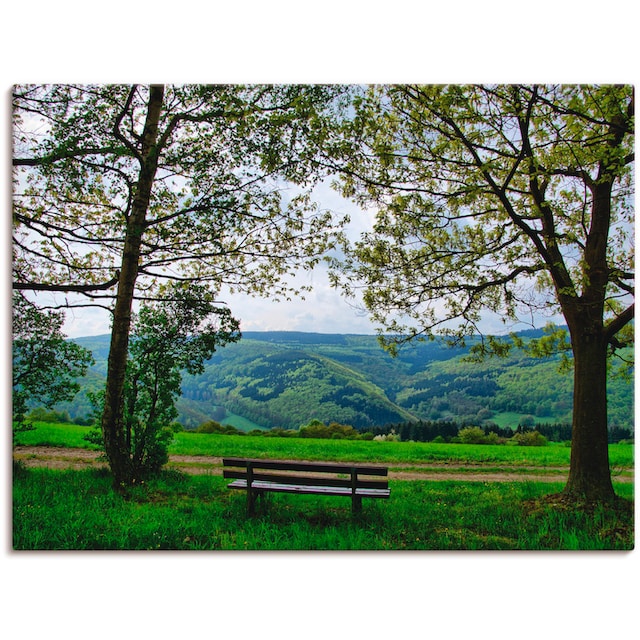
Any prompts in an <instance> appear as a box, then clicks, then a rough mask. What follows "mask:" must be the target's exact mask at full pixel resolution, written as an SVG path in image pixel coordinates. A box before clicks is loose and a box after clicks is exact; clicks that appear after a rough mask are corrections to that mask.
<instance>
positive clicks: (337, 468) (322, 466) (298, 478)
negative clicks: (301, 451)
mask: <svg viewBox="0 0 640 640" xmlns="http://www.w3.org/2000/svg"><path fill="white" fill-rule="evenodd" d="M222 464H223V467H224V468H223V475H224V477H225V478H234V479H240V480H247V482H253V481H266V482H275V483H280V484H292V485H298V484H299V485H304V486H317V487H320V486H328V487H351V488H358V489H365V488H366V489H387V488H388V483H387V480H386V478H385V479H384V480H382V479H371V478H362V477H361V476H378V477H380V476H387V474H388V469H387V467H380V466H370V465H360V464H340V463H333V462H302V461H297V460H295V461H294V460H261V459H259V458H257V459H251V458H223V459H222ZM301 474H309V475H301ZM340 476H347V477H340Z"/></svg>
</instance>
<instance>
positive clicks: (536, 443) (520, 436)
mask: <svg viewBox="0 0 640 640" xmlns="http://www.w3.org/2000/svg"><path fill="white" fill-rule="evenodd" d="M510 443H513V444H517V445H520V446H523V447H546V446H547V444H549V443H548V441H547V439H546V438H545V437H544V436H543V435H542V434H541V433H539V432H538V431H523V432H521V433H516V434H515V435H514V436H513V438H511V441H510Z"/></svg>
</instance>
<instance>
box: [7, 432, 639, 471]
mask: <svg viewBox="0 0 640 640" xmlns="http://www.w3.org/2000/svg"><path fill="white" fill-rule="evenodd" d="M35 426H36V429H34V430H32V431H26V432H23V433H20V434H18V436H17V438H16V444H18V445H25V446H56V447H84V448H91V447H92V446H91V445H89V444H88V443H87V441H86V440H84V439H83V438H84V436H85V434H87V433H88V432H89V431H90V430H91V427H82V426H78V425H73V424H53V423H44V422H36V423H35ZM93 448H95V447H93ZM169 453H170V454H176V455H189V456H241V457H251V458H282V459H289V458H292V459H304V460H336V461H350V462H379V463H381V464H389V465H392V464H394V463H395V464H411V463H415V464H424V463H431V462H433V463H436V462H442V463H465V464H480V463H483V464H486V463H496V464H509V465H523V466H524V465H526V466H539V467H559V466H566V465H568V464H569V458H570V456H571V449H570V448H569V447H566V446H564V445H563V444H561V443H550V444H549V445H548V446H546V447H518V446H506V445H464V444H444V443H443V444H438V443H432V442H392V441H384V442H378V441H366V440H317V439H311V438H309V439H307V438H273V437H264V436H226V435H216V434H201V433H193V432H188V431H183V432H179V433H176V434H175V439H174V441H173V444H172V445H171V447H170V449H169ZM609 458H610V462H611V466H612V467H613V468H614V469H615V468H631V467H632V466H633V445H630V444H615V445H610V447H609Z"/></svg>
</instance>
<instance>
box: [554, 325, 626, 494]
mask: <svg viewBox="0 0 640 640" xmlns="http://www.w3.org/2000/svg"><path fill="white" fill-rule="evenodd" d="M571 342H572V347H573V357H574V383H573V429H572V436H571V465H570V469H569V479H568V481H567V484H566V486H565V488H564V490H563V493H564V495H565V496H567V497H570V498H571V499H573V500H577V501H582V500H585V501H588V502H603V501H610V500H613V499H614V498H615V493H614V490H613V485H612V483H611V471H610V469H609V445H608V432H607V340H606V338H605V335H604V332H603V331H597V332H590V331H586V330H585V328H584V327H583V328H582V330H580V329H579V328H574V329H573V330H572V331H571Z"/></svg>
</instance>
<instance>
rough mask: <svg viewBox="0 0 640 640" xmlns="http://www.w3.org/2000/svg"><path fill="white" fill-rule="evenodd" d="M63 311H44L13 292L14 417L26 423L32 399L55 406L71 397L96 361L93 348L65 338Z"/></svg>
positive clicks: (20, 423)
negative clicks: (92, 353)
mask: <svg viewBox="0 0 640 640" xmlns="http://www.w3.org/2000/svg"><path fill="white" fill-rule="evenodd" d="M63 322H64V317H63V314H62V313H55V312H47V313H45V312H42V311H40V310H39V309H38V308H37V307H36V306H35V305H34V304H33V303H31V302H29V301H28V300H27V299H26V298H24V297H23V296H22V295H20V294H14V295H13V412H12V414H13V420H14V421H15V422H17V423H18V424H19V425H24V424H25V412H26V409H27V404H28V402H29V401H30V400H37V401H38V402H40V403H43V404H44V405H45V406H47V407H49V408H51V407H52V406H53V405H54V404H56V403H57V402H62V401H64V400H71V399H73V397H74V396H75V395H76V393H77V392H78V390H79V389H80V386H79V385H78V383H77V381H76V379H77V378H78V377H80V376H83V375H84V374H85V372H86V370H87V367H88V366H89V365H90V364H93V356H92V355H91V352H90V351H88V350H87V349H84V348H82V347H81V346H79V345H77V344H75V343H73V342H69V341H68V340H66V339H65V336H64V335H63V333H62V331H61V327H62V323H63Z"/></svg>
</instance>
